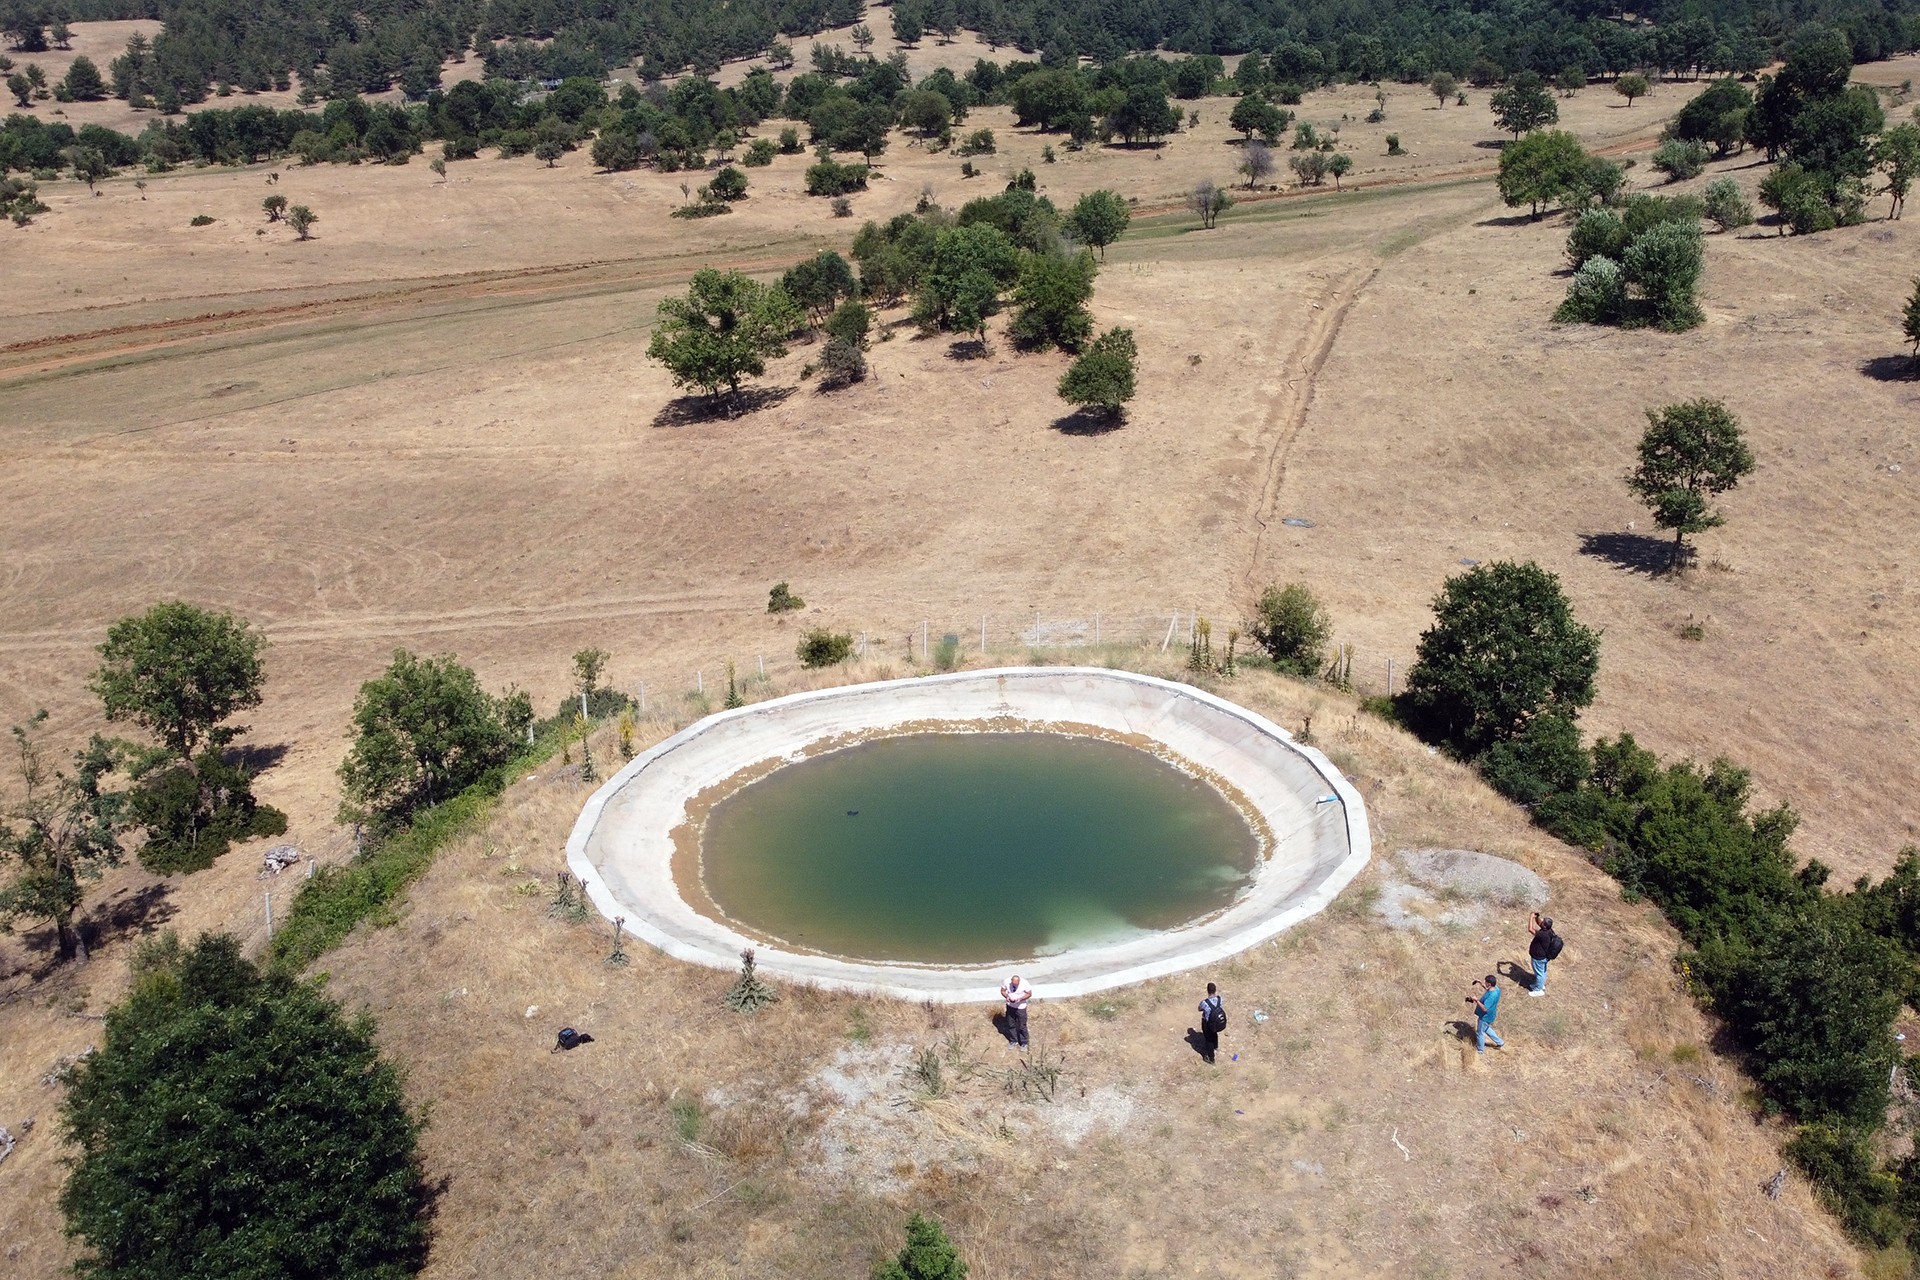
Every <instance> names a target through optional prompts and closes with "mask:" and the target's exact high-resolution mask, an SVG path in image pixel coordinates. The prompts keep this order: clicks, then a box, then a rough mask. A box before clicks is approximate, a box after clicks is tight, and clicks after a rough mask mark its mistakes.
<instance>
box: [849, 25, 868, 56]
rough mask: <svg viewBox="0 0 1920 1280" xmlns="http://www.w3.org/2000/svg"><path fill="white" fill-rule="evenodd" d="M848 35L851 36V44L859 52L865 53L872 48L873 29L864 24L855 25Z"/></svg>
mask: <svg viewBox="0 0 1920 1280" xmlns="http://www.w3.org/2000/svg"><path fill="white" fill-rule="evenodd" d="M849 34H851V35H852V36H853V43H854V45H855V47H856V48H858V49H859V50H860V52H862V53H865V52H866V51H867V50H869V49H871V48H873V28H872V27H869V26H868V25H867V24H866V23H864V22H860V23H855V24H854V28H853V30H852V32H850V33H849Z"/></svg>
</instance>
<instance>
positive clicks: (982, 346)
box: [947, 338, 993, 360]
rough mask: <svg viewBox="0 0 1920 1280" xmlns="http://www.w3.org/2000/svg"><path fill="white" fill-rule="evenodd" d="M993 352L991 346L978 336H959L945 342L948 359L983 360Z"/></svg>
mask: <svg viewBox="0 0 1920 1280" xmlns="http://www.w3.org/2000/svg"><path fill="white" fill-rule="evenodd" d="M992 354H993V348H992V347H990V346H988V345H987V344H986V342H985V341H984V340H982V339H980V338H960V339H958V340H956V341H954V342H950V343H948V344H947V359H949V360H985V359H986V358H987V357H988V356H990V355H992Z"/></svg>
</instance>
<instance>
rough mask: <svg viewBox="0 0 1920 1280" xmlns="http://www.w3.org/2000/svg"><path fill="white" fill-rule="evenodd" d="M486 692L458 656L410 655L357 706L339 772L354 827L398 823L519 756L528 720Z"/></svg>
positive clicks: (366, 687)
mask: <svg viewBox="0 0 1920 1280" xmlns="http://www.w3.org/2000/svg"><path fill="white" fill-rule="evenodd" d="M516 702H517V700H516V699H513V698H495V697H493V696H492V695H491V694H489V693H488V692H487V691H486V690H484V689H482V688H481V687H480V680H479V677H478V676H476V675H474V673H473V669H472V668H471V667H468V666H466V665H465V664H463V663H462V662H461V661H460V660H459V659H458V658H456V657H454V656H453V655H452V654H442V655H440V656H438V657H430V658H421V657H416V656H415V655H414V654H411V653H409V652H407V651H406V650H405V649H397V650H395V651H394V655H393V661H392V663H390V664H389V665H388V667H387V669H386V671H385V672H383V673H382V674H381V675H380V676H379V677H378V678H377V679H373V680H369V681H367V682H366V683H365V684H363V685H361V686H360V694H359V696H358V697H356V698H355V699H354V702H353V733H352V738H353V746H352V747H351V748H350V749H349V750H348V752H347V758H346V759H345V760H343V761H342V762H341V764H340V782H341V785H342V788H343V790H344V791H345V793H346V803H345V804H344V805H342V807H341V816H342V818H343V819H344V820H346V821H349V822H366V821H369V820H371V821H373V822H375V823H391V822H397V821H400V820H402V819H404V818H406V817H407V815H409V814H410V813H412V812H413V811H414V810H416V809H419V808H422V807H424V806H428V805H435V804H438V803H440V802H441V801H442V800H446V799H449V798H451V797H452V796H454V795H457V794H458V793H459V792H461V791H463V790H465V789H466V788H467V787H469V786H471V785H472V784H473V783H475V782H477V781H479V779H480V777H481V776H482V775H483V774H485V773H486V772H487V770H489V769H491V768H493V767H494V766H495V765H498V764H500V763H502V762H503V761H505V760H506V759H507V758H508V757H509V756H511V755H512V754H513V749H514V736H515V732H516V729H517V728H518V727H519V726H520V725H523V724H524V723H525V720H526V715H525V713H524V712H523V711H522V710H521V709H520V708H519V707H518V706H517V705H516Z"/></svg>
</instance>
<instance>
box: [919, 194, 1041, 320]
mask: <svg viewBox="0 0 1920 1280" xmlns="http://www.w3.org/2000/svg"><path fill="white" fill-rule="evenodd" d="M1019 275H1020V250H1019V249H1018V248H1016V247H1015V245H1014V243H1013V241H1012V240H1011V239H1010V238H1008V236H1007V234H1006V232H1004V231H1002V230H1000V229H999V228H998V227H996V226H993V225H991V224H989V223H986V222H969V223H966V224H964V225H962V226H957V227H943V228H941V229H940V231H939V232H938V233H937V234H936V236H935V237H934V241H933V248H932V252H931V254H930V255H929V256H928V259H927V265H926V268H925V269H924V270H923V271H922V272H921V273H920V289H919V294H918V296H917V297H916V298H915V299H914V307H913V316H914V319H915V320H916V321H918V322H919V323H920V325H921V327H922V328H925V329H947V330H955V331H958V332H961V333H972V334H978V335H981V336H984V335H985V331H986V325H987V317H988V316H989V315H990V314H992V312H993V309H994V307H995V305H996V304H997V303H998V301H999V298H1000V291H1001V290H1002V289H1005V288H1006V287H1007V286H1008V285H1010V284H1012V283H1013V282H1014V281H1015V280H1016V279H1018V278H1019Z"/></svg>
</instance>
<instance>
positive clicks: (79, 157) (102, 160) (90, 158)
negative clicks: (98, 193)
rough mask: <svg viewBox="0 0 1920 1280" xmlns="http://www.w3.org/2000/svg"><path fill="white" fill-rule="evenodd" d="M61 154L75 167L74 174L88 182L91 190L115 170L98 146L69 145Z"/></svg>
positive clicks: (82, 180)
mask: <svg viewBox="0 0 1920 1280" xmlns="http://www.w3.org/2000/svg"><path fill="white" fill-rule="evenodd" d="M61 155H62V158H64V159H65V160H66V162H67V164H68V165H69V166H70V167H71V168H72V169H73V176H74V177H75V178H76V179H78V180H79V181H81V182H84V183H86V184H87V190H89V191H91V190H93V189H94V185H95V184H96V183H98V182H99V181H100V179H102V178H104V177H106V176H107V175H108V174H110V173H112V172H113V166H112V165H109V164H108V163H107V158H106V157H105V156H104V155H102V154H100V150H99V148H97V147H68V148H67V149H66V150H65V151H64V152H62V153H61Z"/></svg>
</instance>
